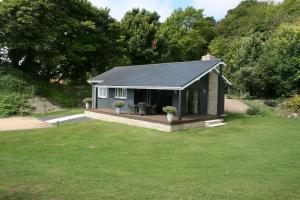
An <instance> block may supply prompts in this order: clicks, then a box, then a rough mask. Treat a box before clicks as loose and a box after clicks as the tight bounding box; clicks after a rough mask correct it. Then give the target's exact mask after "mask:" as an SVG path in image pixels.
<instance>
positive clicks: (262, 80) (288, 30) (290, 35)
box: [256, 18, 300, 97]
mask: <svg viewBox="0 0 300 200" xmlns="http://www.w3.org/2000/svg"><path fill="white" fill-rule="evenodd" d="M256 76H257V78H258V81H257V84H258V85H257V86H258V90H257V95H259V96H266V97H276V96H289V95H291V94H293V93H294V92H300V18H299V20H298V22H295V23H292V24H284V25H281V26H280V27H279V28H278V30H277V31H276V32H275V33H274V35H273V36H272V37H271V38H270V39H269V40H268V41H267V42H266V45H265V47H264V51H263V54H262V56H261V57H260V59H259V61H258V63H257V70H256Z"/></svg>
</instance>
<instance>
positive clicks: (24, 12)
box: [0, 0, 119, 82]
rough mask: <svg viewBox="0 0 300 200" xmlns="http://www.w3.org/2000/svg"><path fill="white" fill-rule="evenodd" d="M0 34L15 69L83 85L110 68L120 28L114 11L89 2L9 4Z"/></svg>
mask: <svg viewBox="0 0 300 200" xmlns="http://www.w3.org/2000/svg"><path fill="white" fill-rule="evenodd" d="M0 33H1V34H0V44H1V46H2V47H6V48H7V50H8V57H9V59H10V61H11V65H12V66H13V67H15V68H18V69H20V70H22V71H24V72H27V73H32V74H36V75H39V76H41V77H43V78H45V79H50V78H63V79H70V80H72V81H77V82H80V81H85V80H86V74H87V72H91V71H93V70H94V71H98V72H102V71H105V70H106V69H107V67H109V66H110V63H111V60H112V59H113V57H114V55H116V54H117V52H116V49H115V48H114V46H116V44H115V43H116V41H117V39H118V38H119V35H118V34H119V27H118V25H117V24H116V22H115V20H114V19H112V18H111V17H110V16H109V10H106V9H97V8H96V7H93V6H92V5H91V4H90V3H89V2H88V1H86V0H60V1H58V0H49V1H43V0H4V1H2V2H0Z"/></svg>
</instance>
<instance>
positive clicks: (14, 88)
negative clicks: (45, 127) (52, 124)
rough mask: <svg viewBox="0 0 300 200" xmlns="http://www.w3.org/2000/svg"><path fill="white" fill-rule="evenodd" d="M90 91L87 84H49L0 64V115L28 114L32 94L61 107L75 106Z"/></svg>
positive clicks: (79, 103)
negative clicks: (28, 103)
mask: <svg viewBox="0 0 300 200" xmlns="http://www.w3.org/2000/svg"><path fill="white" fill-rule="evenodd" d="M90 93H91V91H90V87H89V86H88V85H84V86H66V85H60V84H51V83H49V82H46V81H44V80H41V79H39V78H38V77H35V76H32V75H28V74H26V73H23V72H20V71H19V70H16V69H13V68H11V67H7V66H0V117H7V116H11V115H26V114H30V113H31V112H32V111H33V109H32V108H31V107H30V106H29V105H27V102H28V99H30V98H31V97H33V96H34V95H37V96H42V97H45V98H47V99H48V100H49V101H50V102H52V103H54V104H56V105H60V106H61V107H77V106H81V105H82V99H83V97H86V96H90Z"/></svg>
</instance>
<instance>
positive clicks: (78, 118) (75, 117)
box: [43, 114, 90, 124]
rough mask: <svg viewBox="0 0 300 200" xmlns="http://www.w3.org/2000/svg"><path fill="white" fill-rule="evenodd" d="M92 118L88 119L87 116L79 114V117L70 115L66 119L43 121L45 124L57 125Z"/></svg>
mask: <svg viewBox="0 0 300 200" xmlns="http://www.w3.org/2000/svg"><path fill="white" fill-rule="evenodd" d="M88 119H90V118H88V117H86V116H85V114H77V115H70V116H65V117H59V118H54V119H43V121H44V122H47V123H49V124H56V123H58V122H59V123H61V122H67V121H82V120H88Z"/></svg>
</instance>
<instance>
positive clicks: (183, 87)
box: [181, 62, 227, 90]
mask: <svg viewBox="0 0 300 200" xmlns="http://www.w3.org/2000/svg"><path fill="white" fill-rule="evenodd" d="M219 65H224V66H225V67H226V64H225V63H224V62H219V63H217V64H216V65H215V66H213V67H212V68H211V69H210V70H208V71H206V72H205V73H203V74H201V75H200V76H198V77H196V78H195V79H193V80H192V81H190V82H188V83H187V84H185V85H184V86H182V87H181V90H184V89H185V88H187V87H189V86H190V85H192V84H193V83H195V82H196V81H199V80H200V79H201V78H202V77H203V76H205V75H206V74H208V73H210V72H212V71H213V70H216V69H217V67H218V66H219ZM226 80H227V79H226Z"/></svg>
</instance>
